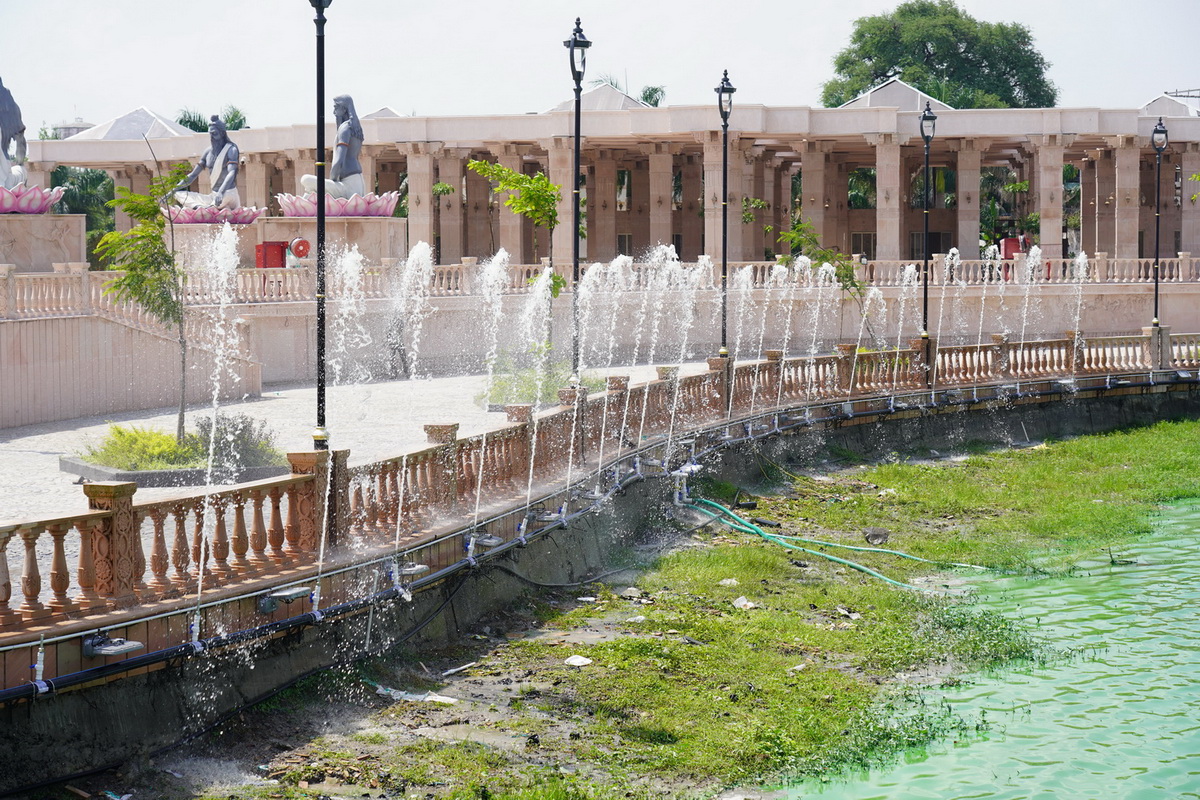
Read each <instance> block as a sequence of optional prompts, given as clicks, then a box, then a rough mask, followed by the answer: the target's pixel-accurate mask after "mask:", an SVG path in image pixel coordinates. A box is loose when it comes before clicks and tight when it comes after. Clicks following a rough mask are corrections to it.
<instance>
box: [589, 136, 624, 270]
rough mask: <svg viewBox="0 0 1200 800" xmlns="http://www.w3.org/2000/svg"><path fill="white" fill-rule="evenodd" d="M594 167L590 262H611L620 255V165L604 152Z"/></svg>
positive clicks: (590, 193) (602, 151)
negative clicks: (618, 239)
mask: <svg viewBox="0 0 1200 800" xmlns="http://www.w3.org/2000/svg"><path fill="white" fill-rule="evenodd" d="M593 164H594V167H593V168H594V169H595V176H596V181H595V191H594V192H593V191H589V192H588V205H587V218H588V224H587V233H588V260H589V261H611V260H612V259H614V258H616V255H617V162H616V161H614V160H613V158H612V153H610V152H608V151H605V150H601V151H600V152H599V153H598V154H597V156H596V160H595V162H593Z"/></svg>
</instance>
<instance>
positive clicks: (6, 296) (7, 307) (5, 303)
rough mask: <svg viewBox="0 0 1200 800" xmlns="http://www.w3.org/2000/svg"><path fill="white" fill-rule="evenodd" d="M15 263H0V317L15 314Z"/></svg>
mask: <svg viewBox="0 0 1200 800" xmlns="http://www.w3.org/2000/svg"><path fill="white" fill-rule="evenodd" d="M16 271H17V265H16V264H0V319H9V318H15V317H16V315H17V281H16V278H15V273H16Z"/></svg>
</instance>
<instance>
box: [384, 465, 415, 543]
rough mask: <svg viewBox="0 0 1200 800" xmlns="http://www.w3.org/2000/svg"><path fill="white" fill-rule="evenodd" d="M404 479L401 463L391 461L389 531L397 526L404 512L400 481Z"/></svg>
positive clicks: (389, 473)
mask: <svg viewBox="0 0 1200 800" xmlns="http://www.w3.org/2000/svg"><path fill="white" fill-rule="evenodd" d="M402 480H404V476H403V475H401V474H400V465H399V464H397V463H396V462H395V461H389V462H388V465H387V481H388V497H387V517H386V519H387V524H388V530H389V531H390V530H392V529H393V528H395V526H396V521H397V520H398V519H400V515H401V514H402V513H403V510H402V509H401V508H400V481H402ZM410 488H411V487H410Z"/></svg>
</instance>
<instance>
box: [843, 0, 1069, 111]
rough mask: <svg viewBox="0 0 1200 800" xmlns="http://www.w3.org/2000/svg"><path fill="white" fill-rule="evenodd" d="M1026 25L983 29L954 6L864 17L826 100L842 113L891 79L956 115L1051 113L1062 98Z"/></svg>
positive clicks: (930, 0) (913, 4)
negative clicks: (964, 111) (976, 111)
mask: <svg viewBox="0 0 1200 800" xmlns="http://www.w3.org/2000/svg"><path fill="white" fill-rule="evenodd" d="M1049 66H1050V64H1049V62H1047V61H1046V59H1045V57H1044V56H1042V54H1041V53H1040V52H1038V50H1037V49H1036V48H1035V47H1034V46H1033V36H1032V35H1031V34H1030V32H1029V29H1028V28H1026V27H1025V26H1024V25H1019V24H1017V23H1005V22H980V21H979V20H977V19H975V18H974V17H972V16H970V15H969V14H967V13H966V12H964V11H963V10H962V9H960V8H959V7H958V6H957V5H956V4H955V3H954V0H910V1H909V2H907V3H902V4H901V5H899V6H897V7H896V10H895V11H893V12H892V13H890V14H879V15H876V16H873V17H861V18H860V19H858V20H856V21H855V23H854V32H853V33H852V34H851V35H850V45H849V46H848V47H846V49H844V50H842V51H841V52H840V53H838V54H837V56H835V57H834V60H833V67H834V73H835V75H834V77H833V78H831V79H829V81H827V82H826V83H825V85H824V87H823V90H822V92H821V102H822V103H824V104H825V105H826V106H827V107H834V106H840V105H841V104H843V103H845V102H847V101H849V100H853V99H854V98H855V97H857V96H858V95H860V94H862V93H863V92H865V91H867V90H868V89H871V88H873V87H875V86H878V85H880V84H882V83H884V82H886V81H888V80H890V79H892V78H895V77H899V78H900V79H901V80H903V81H904V82H905V83H907V84H909V85H910V86H913V87H915V88H917V89H920V90H921V91H923V92H925V93H926V94H928V95H931V96H932V97H936V98H937V99H939V100H941V101H942V102H944V103H946V104H948V105H950V106H953V107H954V108H1009V107H1012V108H1047V107H1051V106H1053V105H1054V104H1055V103H1056V102H1057V100H1058V91H1057V89H1056V88H1055V87H1054V84H1053V83H1051V82H1050V81H1049V80H1048V79H1047V78H1046V70H1047V69H1048V68H1049Z"/></svg>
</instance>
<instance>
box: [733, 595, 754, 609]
mask: <svg viewBox="0 0 1200 800" xmlns="http://www.w3.org/2000/svg"><path fill="white" fill-rule="evenodd" d="M733 606H734V608H741V609H750V608H757V607H758V606H757V605H755V604H754V603H752V602H750V601H749V600H748V599H746V596H745V595H742V596H741V597H739V598H738V599H737V600H734V601H733Z"/></svg>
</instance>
